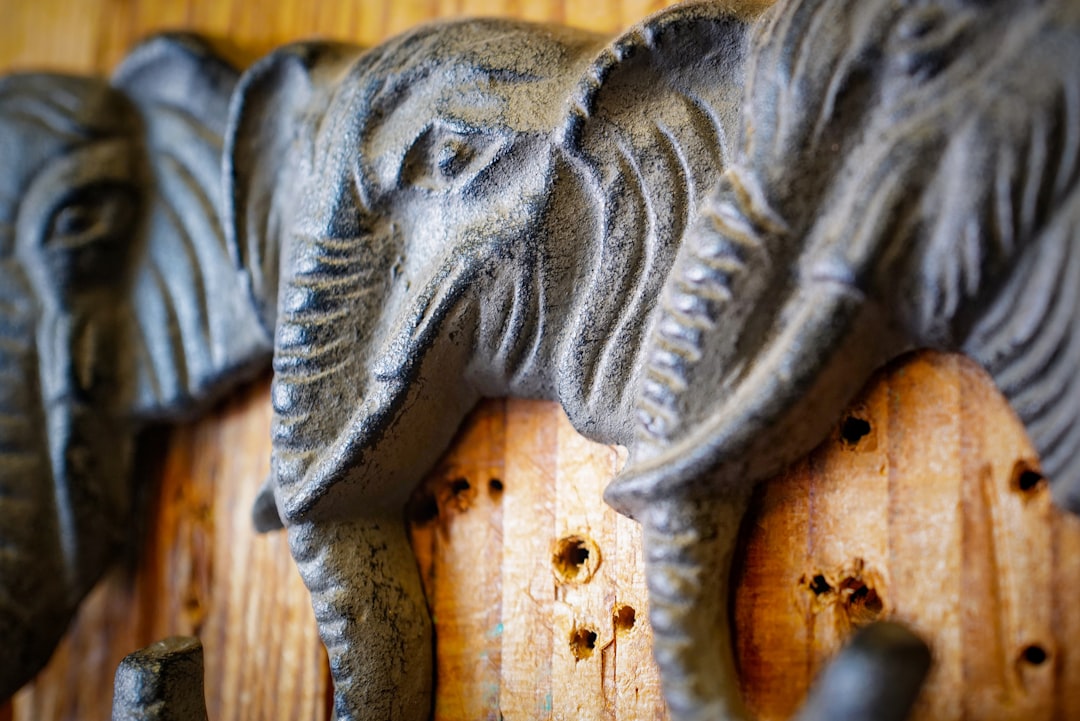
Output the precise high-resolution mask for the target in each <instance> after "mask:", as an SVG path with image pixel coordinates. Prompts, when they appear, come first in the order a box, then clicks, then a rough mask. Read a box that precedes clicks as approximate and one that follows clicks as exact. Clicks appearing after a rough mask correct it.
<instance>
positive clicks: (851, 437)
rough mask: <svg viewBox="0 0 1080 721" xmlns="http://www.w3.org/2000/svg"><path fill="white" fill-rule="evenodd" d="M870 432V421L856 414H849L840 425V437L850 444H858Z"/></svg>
mask: <svg viewBox="0 0 1080 721" xmlns="http://www.w3.org/2000/svg"><path fill="white" fill-rule="evenodd" d="M869 434H870V422H869V421H866V420H863V419H862V418H857V417H856V416H848V417H847V418H845V419H844V422H843V424H842V425H841V426H840V438H841V440H843V441H844V443H846V444H848V445H849V446H854V445H858V443H859V441H861V440H862V439H863V438H865V437H866V436H867V435H869Z"/></svg>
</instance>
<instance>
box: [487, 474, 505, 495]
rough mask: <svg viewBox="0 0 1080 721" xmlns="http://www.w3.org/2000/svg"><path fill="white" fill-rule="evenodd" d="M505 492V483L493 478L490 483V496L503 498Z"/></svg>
mask: <svg viewBox="0 0 1080 721" xmlns="http://www.w3.org/2000/svg"><path fill="white" fill-rule="evenodd" d="M503 490H504V488H503V482H502V481H501V480H499V479H498V478H492V479H491V480H490V481H488V494H489V495H490V496H491V497H492V498H498V497H499V496H501V495H502V492H503Z"/></svg>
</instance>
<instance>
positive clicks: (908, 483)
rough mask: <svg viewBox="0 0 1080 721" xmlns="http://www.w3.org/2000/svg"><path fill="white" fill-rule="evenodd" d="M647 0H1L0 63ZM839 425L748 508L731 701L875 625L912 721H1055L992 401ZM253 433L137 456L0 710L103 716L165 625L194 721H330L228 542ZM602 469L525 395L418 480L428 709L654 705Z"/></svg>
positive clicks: (261, 441)
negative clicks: (67, 611)
mask: <svg viewBox="0 0 1080 721" xmlns="http://www.w3.org/2000/svg"><path fill="white" fill-rule="evenodd" d="M657 5H658V4H657V3H651V2H631V1H627V0H592V1H591V2H587V3H585V2H582V3H575V2H562V1H561V0H549V1H548V2H515V1H514V0H493V1H491V2H486V3H482V2H442V1H436V2H423V3H417V2H385V3H360V2H349V1H346V0H328V1H324V2H308V1H301V0H292V1H288V0H261V1H256V0H221V1H219V2H206V3H196V2H183V1H176V2H161V3H156V4H148V3H136V2H131V1H129V0H82V1H74V2H70V3H62V2H59V1H58V0H32V1H27V2H20V1H19V0H0V18H2V19H3V22H2V23H0V68H8V69H14V68H22V69H25V68H31V67H32V68H42V67H47V68H52V69H63V70H70V71H78V72H88V71H89V72H94V71H97V72H105V71H107V70H109V69H110V68H111V67H113V66H114V65H115V63H116V62H117V61H118V60H119V58H120V57H121V56H122V54H123V52H124V49H125V48H127V47H129V46H130V45H131V44H132V43H133V42H134V41H135V40H136V39H138V38H139V37H142V36H143V35H145V34H146V33H148V32H150V31H153V30H157V29H163V28H176V27H187V28H191V29H196V30H199V31H202V32H204V33H209V34H211V35H214V36H217V37H219V38H226V37H227V38H229V39H230V41H231V42H232V43H233V44H234V45H235V46H236V47H237V48H238V49H239V50H240V51H241V52H240V53H239V54H240V55H241V56H244V57H254V56H256V55H258V54H260V53H262V52H265V51H266V50H267V49H269V48H270V47H273V46H274V45H277V44H280V43H282V42H287V41H289V40H293V39H296V38H300V37H307V36H311V35H325V36H330V37H337V38H344V39H349V40H353V41H359V42H363V43H372V42H377V41H378V40H380V39H382V38H384V37H386V36H387V35H389V34H391V33H393V32H397V31H400V30H403V29H405V28H407V27H409V26H411V25H414V24H416V23H417V22H420V21H423V20H426V19H430V18H432V17H440V16H449V15H463V14H487V15H492V14H494V15H509V16H518V17H529V18H532V19H550V20H556V21H560V22H568V23H570V24H574V25H578V26H582V27H592V28H595V29H599V30H605V31H615V30H618V29H619V28H622V27H625V26H627V25H628V24H630V23H631V22H633V21H635V20H637V19H639V18H640V17H642V16H643V15H645V14H646V13H647V12H649V11H651V10H653V9H656V7H657ZM851 415H852V416H854V417H857V418H858V419H861V420H862V421H865V422H866V423H867V424H868V426H867V428H868V429H869V431H868V433H867V434H866V435H864V436H862V437H861V438H860V439H858V440H857V441H856V440H853V439H854V438H855V436H856V435H857V433H855V431H858V430H859V427H858V426H859V424H858V423H855V424H853V425H852V426H850V427H849V428H848V429H847V432H846V433H842V432H841V431H842V430H843V425H842V426H841V427H840V428H838V430H837V433H836V435H835V437H834V438H833V439H832V440H831V441H830V442H829V443H828V444H826V445H825V446H824V447H823V448H822V449H820V450H819V451H818V452H816V453H815V454H814V455H813V456H812V457H811V458H808V459H807V460H805V461H803V462H802V463H799V464H797V465H796V466H795V467H794V468H792V469H791V471H790V472H789V473H787V474H786V475H785V476H784V477H783V478H780V479H777V480H775V481H773V482H771V483H769V484H767V485H766V486H765V487H764V488H763V489H762V491H761V492H760V493H759V494H758V496H757V503H756V506H755V512H754V515H753V516H752V517H751V518H750V519H749V520H748V522H747V526H746V531H747V532H746V541H745V549H744V553H743V554H742V556H741V563H742V567H741V571H740V573H739V574H738V575H737V578H738V580H739V583H740V585H739V588H738V591H737V594H736V599H735V601H736V606H735V616H736V619H737V622H738V627H739V630H738V653H739V658H740V663H741V665H742V669H743V681H744V686H745V691H746V694H747V697H748V700H749V701H750V704H751V706H752V707H753V708H754V709H756V710H757V711H758V712H759V713H760V715H761V718H762V719H780V718H786V717H787V716H788V715H790V712H791V710H792V709H793V708H794V707H795V706H796V705H797V704H798V702H799V699H801V697H802V695H803V693H804V692H805V688H806V686H807V684H808V683H809V680H810V679H811V678H812V677H813V675H814V673H815V672H816V670H817V669H818V668H819V667H820V665H821V664H822V663H823V662H824V660H825V659H826V658H827V657H828V656H829V655H830V654H831V653H832V652H833V651H834V649H835V648H836V647H837V645H838V644H839V643H840V641H841V639H842V638H843V636H844V635H845V634H846V633H847V632H848V631H849V630H850V629H851V628H852V627H854V626H857V625H858V624H860V623H863V622H865V621H867V620H870V619H872V618H875V617H885V616H890V617H898V618H901V619H904V620H907V621H909V622H911V623H912V624H913V625H915V627H916V628H917V629H919V630H920V631H921V632H923V633H924V634H925V635H926V636H927V637H928V638H931V639H932V640H933V641H934V645H935V655H936V661H937V668H936V670H935V672H934V677H933V679H932V682H931V687H930V689H929V690H928V692H927V694H926V695H925V697H924V699H923V701H922V704H921V711H920V718H921V719H942V720H943V721H951V720H953V719H956V720H957V721H959V720H960V719H965V720H970V719H987V720H988V721H989V720H990V719H1012V718H1024V719H1025V721H1036V720H1038V719H1062V720H1067V719H1077V718H1080V659H1078V645H1077V644H1078V642H1080V606H1078V605H1077V604H1075V603H1073V602H1072V598H1073V596H1074V594H1075V593H1076V592H1077V591H1078V590H1080V528H1078V523H1077V521H1076V520H1075V519H1072V518H1068V519H1066V518H1062V517H1061V516H1060V515H1059V514H1057V513H1056V512H1055V511H1054V510H1053V509H1052V508H1051V507H1050V506H1049V504H1048V498H1047V494H1046V492H1045V488H1044V485H1041V484H1035V486H1034V487H1033V488H1031V489H1027V480H1028V479H1032V478H1034V476H1024V475H1023V473H1022V471H1023V469H1024V468H1025V467H1026V466H1025V465H1024V464H1027V466H1031V467H1033V468H1034V467H1035V463H1034V460H1033V456H1032V452H1031V449H1030V447H1029V446H1028V445H1027V443H1026V440H1025V439H1024V436H1023V433H1022V430H1021V429H1020V428H1019V427H1018V425H1017V423H1016V421H1015V419H1014V418H1013V416H1012V415H1011V413H1010V412H1009V410H1008V407H1007V406H1006V404H1005V403H1004V401H1003V400H1002V399H1001V398H1000V397H999V396H998V395H997V394H996V392H995V391H993V389H992V386H991V385H990V384H989V382H988V381H987V380H986V378H985V377H984V376H982V375H981V374H980V373H978V372H977V370H976V369H973V368H971V367H970V365H969V364H967V363H965V362H963V361H962V360H959V359H956V358H951V357H945V356H935V355H928V356H922V357H919V358H915V359H911V360H909V361H907V362H906V363H904V364H902V365H898V366H896V367H894V368H893V369H891V370H890V371H889V372H888V373H886V374H884V375H883V376H882V377H881V378H880V379H879V380H878V381H877V382H876V383H875V384H873V385H872V387H871V388H869V389H868V390H867V392H866V394H865V395H864V397H863V398H862V399H861V400H860V401H859V402H858V403H857V404H856V405H855V406H854V407H853V408H852V410H851ZM268 428H269V401H268V396H267V382H266V380H265V379H264V380H263V381H261V382H258V383H255V384H252V385H251V386H249V387H248V388H246V389H244V390H243V391H241V392H239V393H238V394H237V395H236V396H235V397H234V398H233V399H231V400H230V401H229V402H227V403H226V404H224V405H223V406H221V407H220V408H218V409H216V410H215V412H214V413H213V414H211V415H210V416H209V417H207V418H206V419H204V420H202V421H200V422H198V423H195V424H191V425H188V426H184V427H182V428H179V429H177V430H176V431H174V432H173V433H172V434H170V435H169V436H168V437H167V438H166V439H165V441H164V442H163V443H158V444H157V450H158V453H157V454H156V455H157V457H159V458H160V459H163V460H159V462H158V463H157V464H154V463H151V464H150V466H151V468H152V467H154V466H155V465H157V467H158V471H157V472H151V473H148V477H147V478H146V482H147V484H149V485H153V484H159V488H160V490H159V491H158V492H157V494H156V495H155V498H154V501H153V503H151V509H152V510H151V511H150V512H149V513H148V518H147V519H146V523H147V525H148V528H149V529H150V531H151V532H150V534H149V538H148V541H147V544H146V547H145V548H143V549H142V551H141V553H140V554H139V557H138V560H137V561H136V562H133V563H132V564H129V567H128V568H119V569H117V571H116V572H114V573H113V574H112V575H111V576H110V577H109V578H108V579H107V580H106V582H105V583H103V584H102V585H101V586H100V587H99V588H98V589H97V590H96V591H95V592H94V593H93V595H92V596H91V598H90V599H89V600H88V602H87V603H86V605H85V607H84V608H83V610H82V613H81V614H80V617H79V619H78V621H77V623H76V624H75V626H74V628H73V629H72V632H71V633H70V634H69V636H68V638H67V640H65V642H64V643H63V645H62V646H61V648H60V650H59V651H58V652H57V654H56V656H55V658H54V659H53V661H52V663H51V664H50V666H49V668H48V669H47V670H46V671H45V672H44V673H43V674H42V676H41V677H40V678H39V679H38V681H37V682H36V683H35V684H33V685H31V686H30V687H28V688H27V689H25V690H24V691H23V692H21V693H20V694H19V696H18V697H17V698H16V699H15V701H14V703H13V705H12V706H9V707H6V708H3V709H0V721H8V720H9V719H19V720H20V721H30V720H33V721H52V720H54V719H56V720H59V719H65V720H68V719H81V720H83V721H94V720H95V719H105V718H107V717H108V709H109V699H110V697H111V683H112V674H113V671H114V669H115V667H116V664H117V662H118V661H119V660H120V658H121V657H122V656H123V655H124V654H125V653H127V652H129V651H131V650H133V649H135V648H136V647H139V646H142V645H145V644H147V643H149V642H151V641H153V640H156V639H157V638H159V637H161V636H164V635H168V634H171V633H199V634H200V635H201V636H202V638H203V640H204V642H205V644H206V658H207V683H206V688H207V696H208V699H207V700H208V705H209V707H210V713H211V718H212V719H213V720H214V721H234V720H239V719H303V720H305V721H307V720H309V719H310V720H311V721H323V720H324V719H328V718H329V694H330V687H329V683H328V678H327V670H326V662H325V655H324V654H323V652H322V650H321V647H320V646H319V643H318V640H317V637H316V634H315V631H314V625H313V624H314V622H313V618H312V613H311V610H310V606H309V603H308V599H307V594H306V592H305V590H304V589H303V586H302V584H301V583H300V580H299V578H298V576H297V574H296V572H295V570H294V569H293V567H292V562H291V560H290V559H289V556H288V549H287V547H286V543H285V539H284V538H283V537H282V535H281V534H271V535H267V536H255V535H253V534H252V533H251V531H250V523H249V509H250V506H251V502H252V499H253V498H254V495H255V492H256V490H257V488H258V486H259V484H260V483H261V480H262V478H263V477H264V475H265V473H266V459H267V452H268V451H267V445H268V438H269V434H268ZM863 430H865V428H864V429H863ZM845 436H847V437H848V440H845ZM151 450H153V449H151ZM148 455H149V456H151V457H154V456H155V454H154V453H153V452H151V453H149V454H148ZM619 463H620V456H619V452H618V451H616V450H615V449H611V448H607V447H603V446H598V445H595V444H591V443H588V442H586V441H584V440H583V439H581V438H579V437H578V436H577V435H576V434H575V433H574V432H573V430H572V429H571V428H570V427H569V425H568V423H567V422H566V419H565V417H563V415H562V413H561V412H560V411H559V410H558V409H557V407H555V406H553V405H552V404H548V403H538V402H527V401H492V402H488V403H485V404H483V405H482V406H481V407H480V408H479V409H478V411H477V412H476V413H475V414H474V416H473V418H472V419H471V420H470V421H469V423H468V425H467V427H466V428H465V429H463V431H462V434H461V436H460V439H459V442H458V443H457V445H456V446H455V448H454V450H453V451H452V452H451V453H450V454H449V455H448V457H447V458H446V459H445V461H444V462H443V463H442V465H441V466H440V467H439V468H438V469H437V470H436V471H435V472H434V473H433V474H432V476H431V478H430V479H429V480H428V481H427V482H426V483H425V484H424V485H423V486H422V487H421V489H420V490H419V491H418V493H417V500H416V502H415V503H414V504H413V507H412V508H411V509H410V515H411V517H412V518H413V519H414V520H415V523H414V528H413V539H414V543H415V547H416V551H417V557H418V560H419V562H420V566H421V569H422V572H423V576H424V579H425V586H426V588H427V590H428V594H429V600H430V602H431V604H432V606H433V612H434V616H435V620H436V630H437V637H438V640H437V656H438V674H439V676H438V683H437V709H436V717H437V718H438V719H461V720H463V721H464V720H468V721H474V720H475V719H485V718H499V713H501V714H502V717H503V718H505V719H507V720H508V721H510V720H515V719H522V720H523V719H549V718H550V719H592V718H596V719H653V718H663V712H662V710H661V705H660V703H659V699H658V696H657V683H656V675H655V670H654V667H653V665H652V662H651V660H650V658H649V654H648V646H649V630H648V625H647V622H646V615H647V609H646V599H645V593H644V590H643V582H642V578H641V554H640V545H639V540H638V539H639V534H638V532H637V528H636V526H635V525H634V524H633V523H631V522H629V521H627V520H626V519H623V518H621V517H618V516H617V515H615V514H614V513H613V512H611V511H610V510H609V509H607V508H606V507H605V506H603V505H602V504H601V502H600V495H599V493H600V490H601V489H602V487H603V485H604V484H605V483H606V481H607V480H608V479H609V478H610V477H611V475H612V474H613V472H614V471H615V469H616V468H617V467H618V465H619ZM1018 464H1019V465H1018ZM1018 469H1019V470H1018ZM1021 479H1022V480H1021ZM583 549H584V550H587V551H588V552H589V556H588V559H583ZM578 561H583V563H580V564H579V563H578ZM579 566H580V567H579ZM593 634H595V636H594V635H593ZM1039 649H1041V650H1042V651H1043V653H1044V654H1045V660H1042V662H1041V663H1036V661H1038V660H1039V658H1040V657H1039V653H1038V650H1039Z"/></svg>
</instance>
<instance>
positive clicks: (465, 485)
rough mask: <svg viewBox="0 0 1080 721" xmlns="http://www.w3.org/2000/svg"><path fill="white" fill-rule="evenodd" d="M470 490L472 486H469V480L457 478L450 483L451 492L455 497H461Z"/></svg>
mask: <svg viewBox="0 0 1080 721" xmlns="http://www.w3.org/2000/svg"><path fill="white" fill-rule="evenodd" d="M470 488H472V486H470V485H469V479H467V478H455V479H454V480H452V481H450V492H451V493H453V494H454V495H455V496H460V495H461V494H462V493H465V492H466V491H468V490H469V489H470Z"/></svg>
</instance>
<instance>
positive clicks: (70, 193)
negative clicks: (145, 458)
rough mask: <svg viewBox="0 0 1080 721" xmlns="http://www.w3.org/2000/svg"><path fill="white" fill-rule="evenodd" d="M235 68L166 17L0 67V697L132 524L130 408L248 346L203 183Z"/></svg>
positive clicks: (211, 371)
mask: <svg viewBox="0 0 1080 721" xmlns="http://www.w3.org/2000/svg"><path fill="white" fill-rule="evenodd" d="M236 77H237V74H236V72H235V71H234V70H232V69H231V68H230V67H228V66H227V65H226V64H224V63H223V62H221V61H220V60H218V59H217V58H216V57H215V56H213V54H212V53H211V52H210V51H209V50H208V48H207V47H206V46H204V45H203V44H202V43H200V42H198V41H196V40H194V39H193V38H188V37H179V36H171V37H159V38H155V39H152V40H150V41H148V42H146V43H144V44H143V45H141V46H140V47H138V48H137V49H135V50H134V51H133V52H132V53H131V54H130V55H129V56H128V58H127V59H126V61H125V62H124V64H123V65H122V66H121V67H120V68H119V69H118V71H117V72H116V74H115V75H114V77H113V79H112V80H111V81H105V80H101V79H95V78H79V77H70V76H62V75H48V74H20V75H12V76H8V77H5V78H0V157H3V159H4V167H5V169H6V170H5V173H4V175H3V177H2V178H0V296H2V298H0V548H2V550H3V552H2V553H0V636H2V637H3V638H4V640H5V648H6V649H7V652H6V653H5V654H4V658H3V659H2V660H0V698H7V697H8V696H10V695H11V694H12V693H13V692H14V691H15V690H16V689H17V688H18V687H19V686H21V685H22V684H23V683H24V682H25V681H26V680H28V679H29V678H31V677H32V676H33V674H34V673H36V672H37V670H38V669H40V668H41V666H42V665H43V664H44V663H45V661H46V660H47V659H48V658H49V655H50V654H51V652H52V649H53V647H54V646H55V644H56V642H57V641H58V639H59V638H60V636H61V635H62V634H63V632H64V629H65V627H66V625H67V622H68V620H69V619H70V617H71V615H72V614H73V613H74V610H75V608H76V607H77V605H78V603H79V601H80V600H81V599H82V597H83V596H84V595H85V594H86V592H87V591H89V589H90V588H91V587H92V585H93V584H94V583H95V582H96V581H97V579H98V578H99V576H100V575H101V574H102V572H103V571H104V569H105V568H106V567H107V566H108V565H109V564H110V563H111V562H112V561H113V560H114V559H115V558H116V557H117V555H118V553H119V551H120V550H121V549H122V548H123V547H124V545H125V544H126V542H128V541H129V540H130V539H129V537H128V535H129V531H128V529H129V528H130V526H131V525H132V517H131V516H132V513H133V511H134V509H133V479H132V478H131V455H132V448H133V443H134V438H135V433H136V431H137V430H138V428H139V427H140V426H141V425H142V424H143V423H146V422H148V421H151V420H160V419H165V418H169V417H175V416H176V415H178V414H182V413H185V412H188V411H190V410H191V409H192V408H194V407H195V406H197V405H199V404H202V403H205V402H206V400H207V399H208V398H209V397H211V396H213V395H214V394H215V393H217V392H220V391H221V390H222V389H223V388H224V387H225V386H226V385H227V384H228V383H230V382H232V381H233V379H234V378H235V377H236V375H237V374H243V372H244V371H246V370H248V369H249V368H251V367H254V366H255V365H258V364H261V363H264V362H265V359H266V356H267V350H268V346H269V344H268V340H267V338H266V336H265V335H264V334H263V333H262V331H261V328H260V327H259V325H258V323H257V320H256V316H255V313H254V309H253V308H252V306H251V303H250V301H249V300H248V297H247V292H246V291H245V290H244V289H243V287H242V286H241V285H240V283H239V282H238V275H237V273H236V272H235V271H234V270H233V264H232V263H231V261H230V258H229V255H228V251H227V249H226V246H225V243H224V239H223V234H222V231H221V223H220V219H219V216H218V203H217V200H216V198H217V196H218V195H219V193H220V189H219V187H220V170H219V168H220V152H221V150H220V142H221V141H220V137H221V133H222V130H223V126H224V122H225V117H226V109H227V104H228V97H229V93H230V91H231V89H232V86H233V84H234V83H235V80H236Z"/></svg>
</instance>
